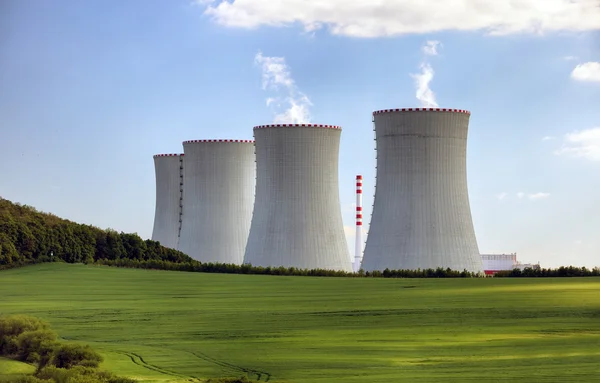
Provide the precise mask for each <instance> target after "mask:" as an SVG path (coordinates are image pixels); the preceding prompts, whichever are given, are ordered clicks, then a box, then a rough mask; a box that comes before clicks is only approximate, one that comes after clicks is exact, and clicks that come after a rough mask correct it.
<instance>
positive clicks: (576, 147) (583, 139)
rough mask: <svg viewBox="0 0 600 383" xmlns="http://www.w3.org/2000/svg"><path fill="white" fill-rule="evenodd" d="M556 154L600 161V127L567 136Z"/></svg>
mask: <svg viewBox="0 0 600 383" xmlns="http://www.w3.org/2000/svg"><path fill="white" fill-rule="evenodd" d="M554 154H556V155H566V156H570V157H578V158H586V159H588V160H591V161H600V127H596V128H591V129H586V130H581V131H575V132H572V133H568V134H566V135H565V136H564V139H563V145H562V147H561V148H560V149H558V150H555V151H554Z"/></svg>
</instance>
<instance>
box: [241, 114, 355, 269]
mask: <svg viewBox="0 0 600 383" xmlns="http://www.w3.org/2000/svg"><path fill="white" fill-rule="evenodd" d="M340 135H341V129H340V128H339V127H337V126H329V125H315V124H290V125H265V126H257V127H255V128H254V137H255V141H256V171H257V174H256V198H255V203H254V214H253V216H252V226H251V229H250V235H249V238H248V245H247V247H246V253H245V257H244V262H245V263H249V264H252V265H253V266H273V267H278V266H284V267H296V268H301V269H329V270H343V271H348V272H350V271H352V264H351V261H350V255H349V252H348V246H347V243H346V239H345V234H344V228H343V223H342V213H341V207H340V199H339V185H338V161H339V158H338V155H339V144H340Z"/></svg>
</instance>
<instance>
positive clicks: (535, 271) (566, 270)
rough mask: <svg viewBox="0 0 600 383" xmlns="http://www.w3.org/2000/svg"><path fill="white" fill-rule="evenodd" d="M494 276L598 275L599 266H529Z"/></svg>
mask: <svg viewBox="0 0 600 383" xmlns="http://www.w3.org/2000/svg"><path fill="white" fill-rule="evenodd" d="M494 277H496V278H503V277H504V278H506V277H511V278H519V277H524V278H544V277H600V267H594V268H593V269H588V268H587V267H575V266H561V267H558V268H556V269H544V268H531V267H526V268H525V269H523V270H520V269H513V270H503V271H498V272H497V273H496V274H495V275H494Z"/></svg>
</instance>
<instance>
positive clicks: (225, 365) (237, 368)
mask: <svg viewBox="0 0 600 383" xmlns="http://www.w3.org/2000/svg"><path fill="white" fill-rule="evenodd" d="M188 352H189V353H190V354H192V355H194V356H195V357H197V358H199V359H202V360H204V361H206V362H209V363H213V364H216V365H217V366H219V367H222V368H223V369H225V370H229V371H232V372H237V373H244V374H246V375H247V376H249V377H251V376H254V375H256V380H258V381H261V380H262V378H263V376H264V377H265V379H264V381H265V382H268V381H269V380H270V379H271V374H270V373H268V372H266V371H260V370H255V369H253V368H246V367H242V366H237V365H235V364H231V363H228V362H225V361H223V360H218V359H215V358H213V357H211V356H208V355H206V354H204V353H202V352H200V351H196V352H193V351H188Z"/></svg>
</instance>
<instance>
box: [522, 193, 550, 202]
mask: <svg viewBox="0 0 600 383" xmlns="http://www.w3.org/2000/svg"><path fill="white" fill-rule="evenodd" d="M548 197H550V193H541V192H540V193H533V194H528V195H527V198H529V199H530V200H532V201H537V200H540V199H544V198H548Z"/></svg>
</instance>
